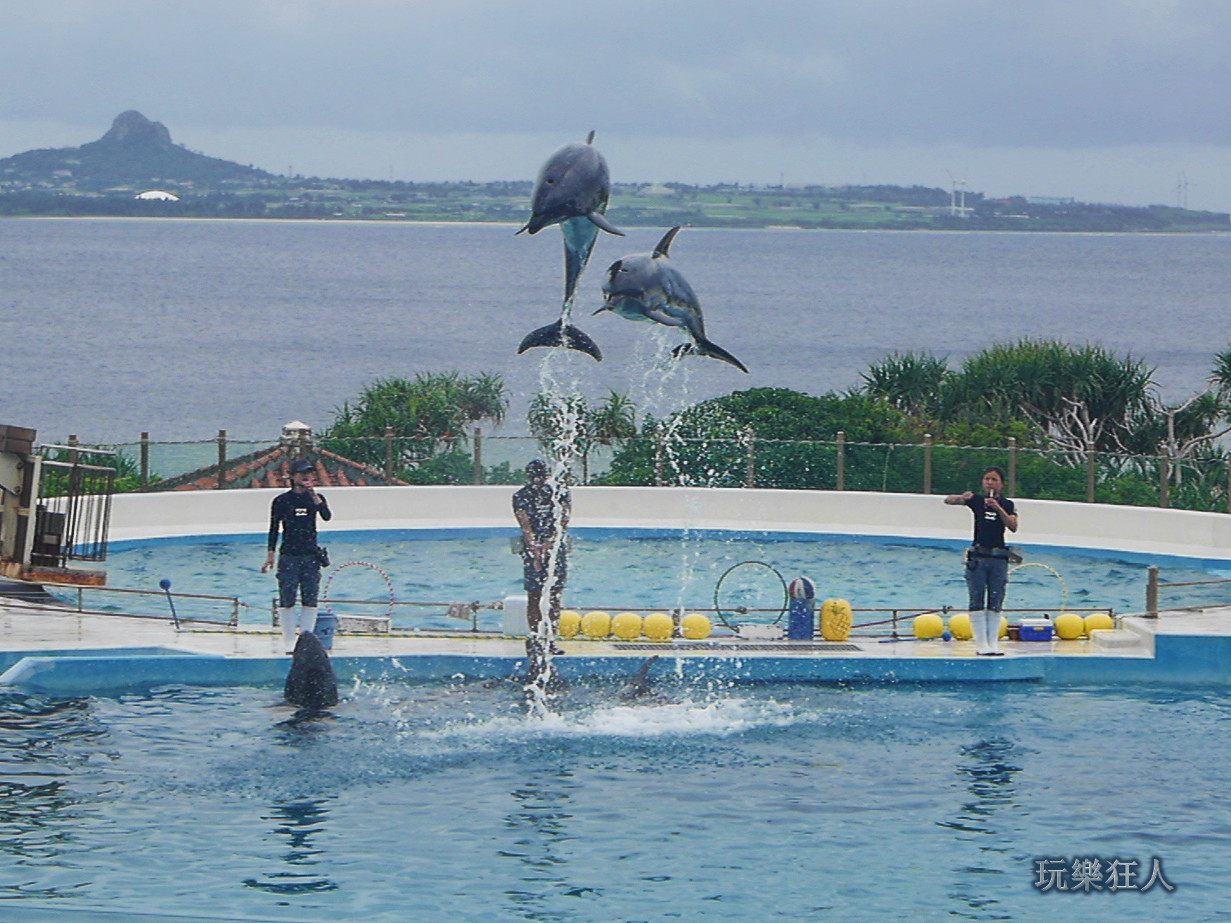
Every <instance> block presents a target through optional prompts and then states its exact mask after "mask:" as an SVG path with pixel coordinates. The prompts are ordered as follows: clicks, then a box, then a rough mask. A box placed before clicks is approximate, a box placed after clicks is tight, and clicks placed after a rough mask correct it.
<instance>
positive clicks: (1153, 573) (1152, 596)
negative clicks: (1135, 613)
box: [1146, 564, 1158, 619]
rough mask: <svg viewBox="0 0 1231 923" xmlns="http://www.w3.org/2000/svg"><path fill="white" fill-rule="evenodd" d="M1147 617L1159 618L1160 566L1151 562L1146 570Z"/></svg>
mask: <svg viewBox="0 0 1231 923" xmlns="http://www.w3.org/2000/svg"><path fill="white" fill-rule="evenodd" d="M1146 573H1147V575H1148V576H1147V577H1146V618H1148V619H1156V618H1158V567H1157V566H1156V565H1154V564H1151V565H1150V566H1149V568H1147V570H1146Z"/></svg>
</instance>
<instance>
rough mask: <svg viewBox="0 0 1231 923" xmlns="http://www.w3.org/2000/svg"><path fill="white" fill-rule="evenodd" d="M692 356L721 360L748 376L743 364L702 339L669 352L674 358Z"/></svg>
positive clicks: (723, 350)
mask: <svg viewBox="0 0 1231 923" xmlns="http://www.w3.org/2000/svg"><path fill="white" fill-rule="evenodd" d="M692 354H696V355H698V356H709V357H710V358H711V359H721V360H722V361H723V362H726V363H729V364H730V365H733V366H735V367H736V368H737V369H739V370H740V371H741V372H743V373H744V374H748V368H747V367H746V366H745V365H744V363H742V362H740V361H739V360H738V359H736V358H735V357H734V356H732V355H731V354H730V353H729V352H727V351H726V350H725V349H723V348H722V347H721V346H719V345H718V344H717V343H712V342H710V341H709V340H707V339H705V338H704V337H700V338H698V339H697V342H696V343H695V344H694V343H684V344H683V345H681V346H677V347H675V349H673V350H671V355H673V356H675V357H676V358H679V357H680V356H688V355H692Z"/></svg>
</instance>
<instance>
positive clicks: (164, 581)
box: [158, 577, 171, 590]
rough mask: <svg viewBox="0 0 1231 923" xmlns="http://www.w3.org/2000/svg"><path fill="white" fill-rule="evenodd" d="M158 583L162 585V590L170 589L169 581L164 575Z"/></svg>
mask: <svg viewBox="0 0 1231 923" xmlns="http://www.w3.org/2000/svg"><path fill="white" fill-rule="evenodd" d="M158 585H159V586H160V587H162V588H163V589H164V590H169V589H171V581H170V580H168V579H167V578H166V577H163V578H162V579H161V580H159V581H158Z"/></svg>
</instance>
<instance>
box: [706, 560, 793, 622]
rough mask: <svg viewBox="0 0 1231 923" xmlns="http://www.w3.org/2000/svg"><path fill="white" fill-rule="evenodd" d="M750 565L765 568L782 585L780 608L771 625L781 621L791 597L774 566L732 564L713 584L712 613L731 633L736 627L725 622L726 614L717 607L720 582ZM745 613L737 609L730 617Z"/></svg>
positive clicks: (742, 562) (748, 562)
mask: <svg viewBox="0 0 1231 923" xmlns="http://www.w3.org/2000/svg"><path fill="white" fill-rule="evenodd" d="M750 565H751V566H755V567H764V568H766V569H767V570H769V572H770V573H772V574H773V575H774V576H775V577H777V578H778V582H779V583H780V584H781V585H782V606H781V607H780V608H779V609H778V615H777V617H776V618H775V619H774V620H773V622H772V623H771V624H773V625H777V624H778V623H779V622H781V621H782V616H783V615H784V614H785V613H786V609H787V605H788V604H789V603H790V599H791V597H790V594H789V593H788V592H787V585H786V581H785V580H784V579H783V578H782V574H780V573H778V568H776V567H774V565H772V564H767V563H766V562H765V561H741V562H740V563H739V564H733V565H731V566H730V567H728V568H727V569H726V571H724V572H723V575H722V576H721V577H719V578H718V582H717V583H716V584H714V612H715V613H716V614H717V615H718V621H720V622H722V624H723V625H725V626H727V628H729V629H731V630H732V631H735V630H737V628H738V625H737V624H732V623H731V622H728V621H727V616H726V613H724V612H723V611H722V607H721V606H720V605H718V593H719V591H720V590H721V589H722V581H724V580H726V579H727V577H728V576H729V575H730V573H731V572H732V571H733V570H736V569H737V568H740V567H748V566H750ZM747 611H748V610H746V609H745V610H744V611H743V612H740V611H739V609H735V610H733V611H732V615H742V614H744V613H746V612H747Z"/></svg>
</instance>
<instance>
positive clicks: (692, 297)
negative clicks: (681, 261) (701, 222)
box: [594, 227, 748, 372]
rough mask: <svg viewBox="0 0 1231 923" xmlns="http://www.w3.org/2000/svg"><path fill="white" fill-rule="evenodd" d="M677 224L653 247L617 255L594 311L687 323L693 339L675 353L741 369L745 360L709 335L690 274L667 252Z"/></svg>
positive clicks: (686, 328) (670, 324)
mask: <svg viewBox="0 0 1231 923" xmlns="http://www.w3.org/2000/svg"><path fill="white" fill-rule="evenodd" d="M679 230H680V229H679V227H674V228H672V229H671V230H669V231H668V232H667V233H666V234H664V235H663V238H662V240H660V241H659V242H658V246H657V247H655V248H654V252H653V253H636V254H633V255H631V256H626V257H624V258H623V259H620V260H616V261H615V262H614V263H612V264H611V266H610V267H609V268H608V269H607V279H606V281H604V282H603V294H604V295H605V296H606V297H607V300H606V302H605V303H604V304H603V306H602V307H601V308H599V309H598V310H597V311H595V312H594V313H595V314H599V313H601V312H603V311H611V312H612V313H613V314H618V315H619V316H620V317H623V318H625V319H626V320H644V321H656V322H658V323H660V324H665V325H667V326H668V327H683V328H684V329H685V330H687V331H688V333H689V334H691V336H692V339H693V342H692V343H685V344H683V345H681V346H677V347H676V348H675V349H673V350H672V351H671V352H672V355H675V356H683V355H686V354H688V353H696V354H697V355H699V356H711V357H713V358H715V359H721V360H722V361H723V362H729V363H730V364H731V365H733V366H735V367H736V368H737V369H739V370H740V371H741V372H747V371H748V369H747V368H745V366H744V363H742V362H740V361H739V360H738V359H736V358H735V357H734V356H733V355H731V354H730V353H729V352H727V351H726V350H725V349H723V348H722V347H721V346H719V345H718V344H717V343H713V342H711V341H710V340H708V339H706V337H705V322H704V321H703V320H702V319H701V302H700V300H699V299H698V298H697V294H696V292H694V291H693V290H692V286H691V285H689V284H688V280H687V279H685V278H684V276H683V275H682V274H681V273H680V271H679V270H678V269H676V268H675V267H674V266H672V265H671V261H670V260H669V259H668V258H667V249H668V248H669V247H670V246H671V241H672V240H674V239H675V235H676V234H678V233H679Z"/></svg>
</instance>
